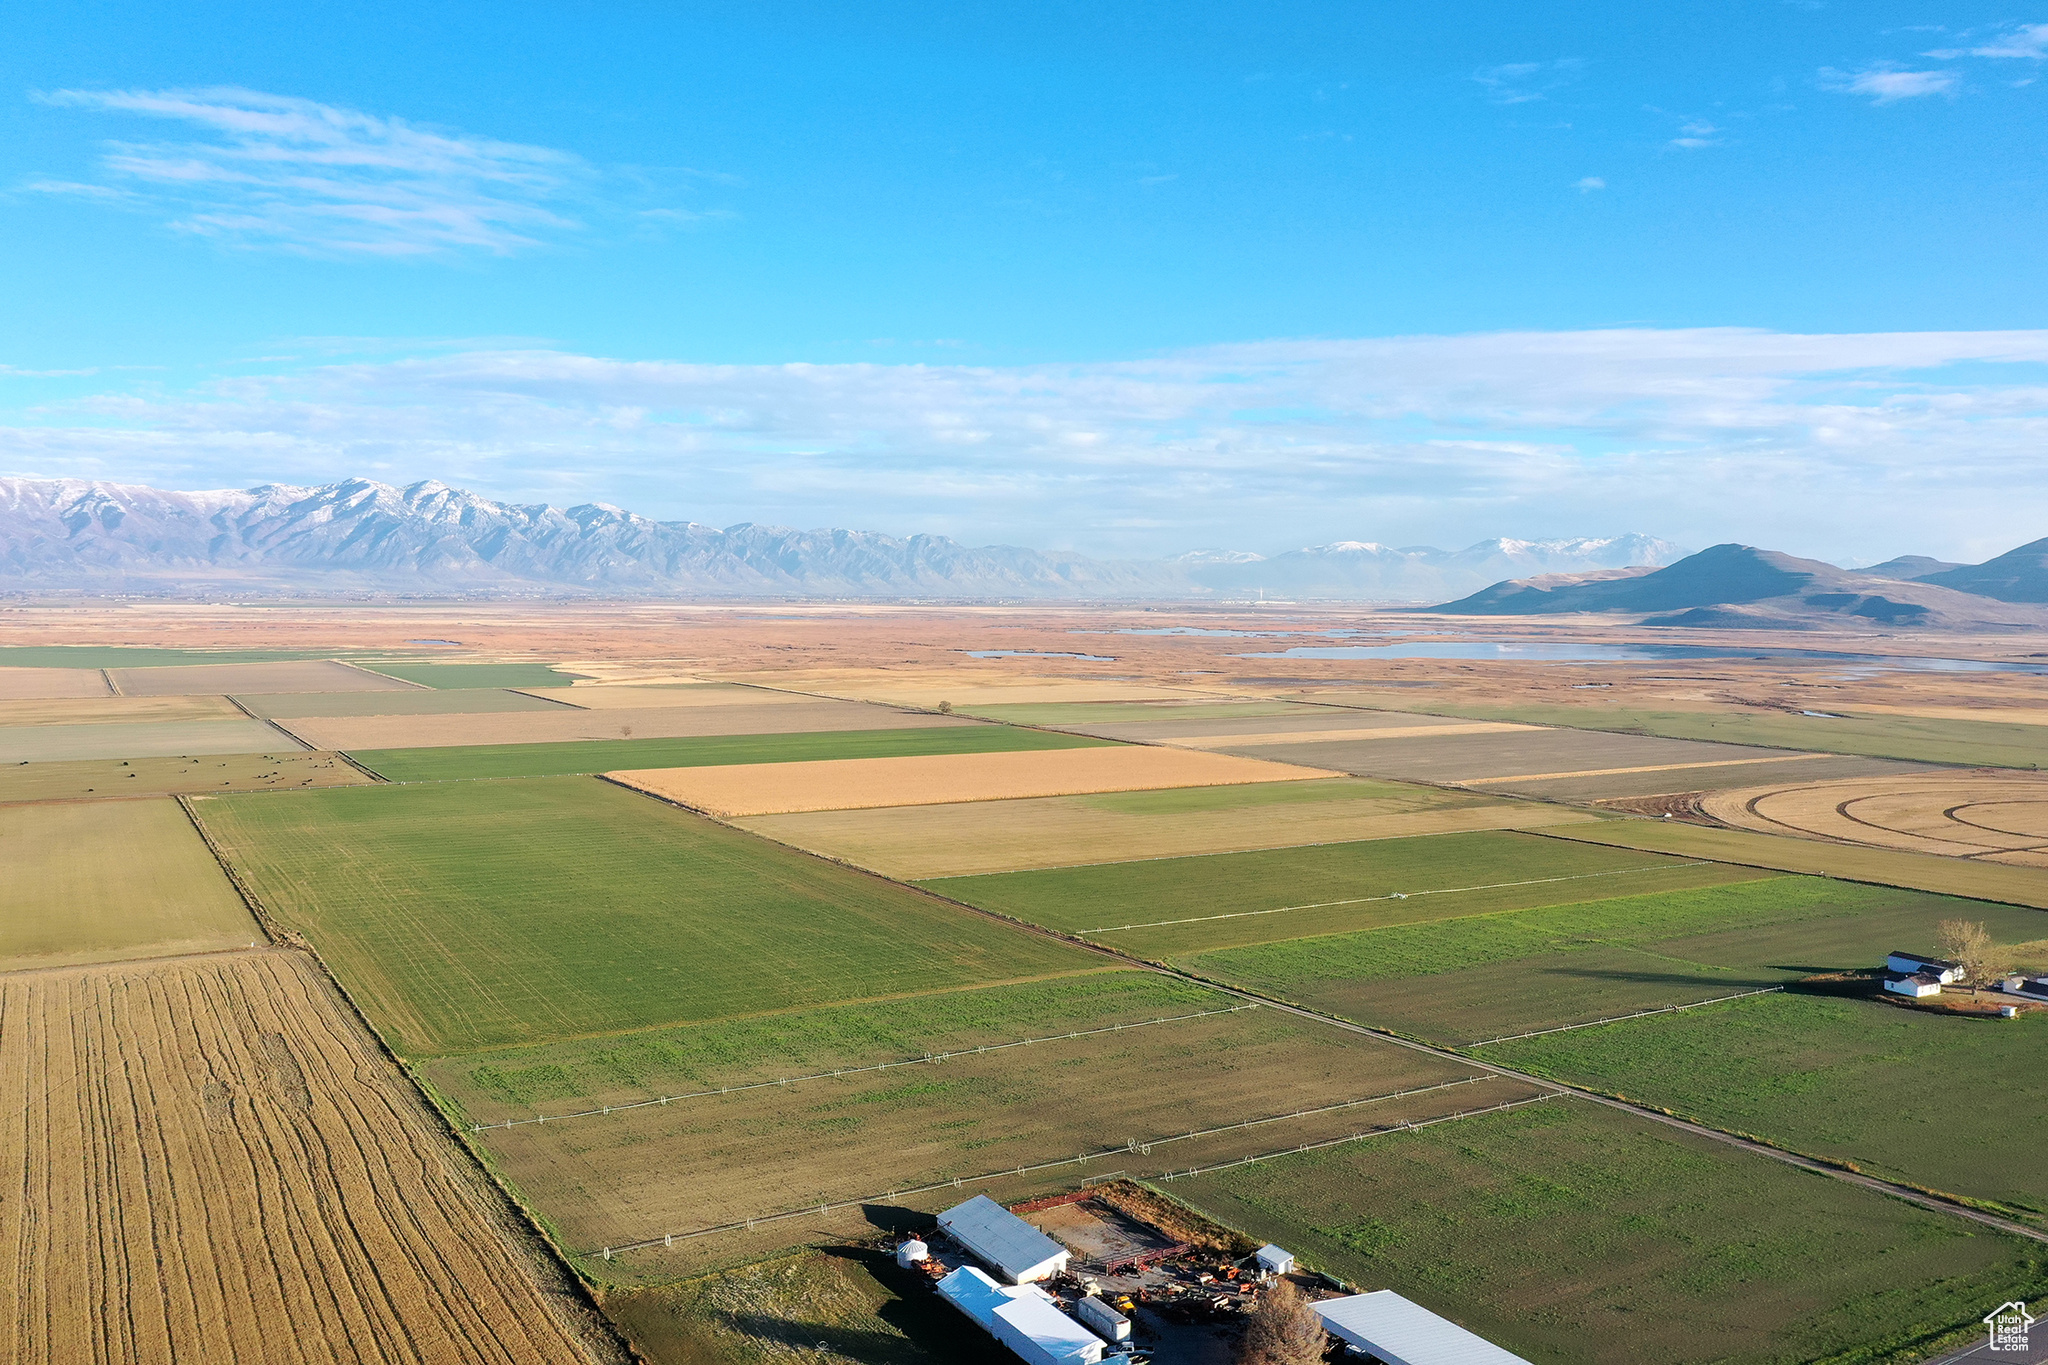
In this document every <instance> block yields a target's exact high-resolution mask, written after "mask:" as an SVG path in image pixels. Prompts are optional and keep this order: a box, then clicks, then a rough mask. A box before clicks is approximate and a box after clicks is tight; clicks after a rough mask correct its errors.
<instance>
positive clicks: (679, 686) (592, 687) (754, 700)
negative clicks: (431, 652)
mask: <svg viewBox="0 0 2048 1365" xmlns="http://www.w3.org/2000/svg"><path fill="white" fill-rule="evenodd" d="M520 690H521V691H522V692H525V693H527V694H528V695H530V696H535V697H544V698H546V699H547V700H549V701H558V702H563V703H566V704H567V705H570V706H581V707H584V708H585V709H587V710H591V711H632V710H639V709H641V708H643V707H648V706H774V705H776V704H778V703H780V704H782V705H795V706H808V705H811V704H813V703H815V702H816V701H818V698H817V697H814V696H811V695H810V694H809V693H805V692H783V691H779V690H777V689H776V688H773V687H744V686H741V685H740V684H738V683H714V682H698V683H671V684H667V685H664V686H645V687H636V686H632V685H630V684H625V683H579V684H577V685H576V686H574V687H525V688H521V689H520Z"/></svg>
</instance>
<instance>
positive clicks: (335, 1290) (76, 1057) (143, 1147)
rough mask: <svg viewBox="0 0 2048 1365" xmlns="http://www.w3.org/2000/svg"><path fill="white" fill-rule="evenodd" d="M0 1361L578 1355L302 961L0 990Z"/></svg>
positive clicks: (283, 956) (551, 1293)
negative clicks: (4, 1125)
mask: <svg viewBox="0 0 2048 1365" xmlns="http://www.w3.org/2000/svg"><path fill="white" fill-rule="evenodd" d="M0 1013H4V1015H5V1017H6V1018H7V1020H8V1021H9V1026H8V1028H7V1030H6V1032H5V1034H4V1036H0V1088H4V1091H5V1096H4V1099H0V1104H4V1105H5V1107H6V1110H7V1112H8V1113H10V1114H12V1115H16V1116H17V1117H16V1119H15V1121H14V1122H13V1123H11V1124H10V1125H9V1134H10V1136H9V1140H8V1141H6V1142H5V1143H0V1180H4V1182H5V1187H6V1188H7V1189H8V1190H9V1191H10V1192H11V1196H10V1197H9V1198H8V1199H7V1200H5V1201H0V1247H5V1248H6V1251H5V1255H6V1257H7V1259H8V1261H9V1262H11V1263H12V1264H13V1266H14V1269H13V1270H12V1271H10V1272H6V1273H4V1274H0V1358H5V1359H7V1360H10V1361H17V1362H23V1365H33V1363H35V1362H46V1363H47V1365H74V1363H75V1362H81V1361H85V1362H103V1363H104V1365H152V1363H156V1362H160V1363H161V1365H171V1362H183V1361H206V1362H223V1363H224V1365H233V1363H234V1362H244V1361H249V1362H253V1361H262V1362H266V1363H268V1362H276V1363H278V1365H290V1363H293V1362H305V1365H313V1363H314V1362H322V1363H323V1365H324V1363H325V1362H334V1361H362V1362H390V1363H391V1365H400V1363H401V1362H403V1365H418V1363H419V1362H425V1361H434V1362H443V1361H445V1362H451V1363H452V1362H463V1361H476V1362H493V1363H496V1365H501V1363H503V1362H512V1361H519V1362H526V1361H534V1362H564V1365H568V1363H569V1362H585V1361H589V1360H591V1359H593V1357H592V1356H591V1354H590V1353H589V1352H588V1351H587V1350H586V1349H585V1347H584V1346H583V1344H582V1342H581V1340H580V1339H579V1334H578V1330H577V1328H575V1327H574V1326H572V1325H571V1322H570V1320H569V1319H568V1318H567V1317H566V1315H565V1312H564V1310H568V1311H573V1301H572V1300H570V1299H569V1298H568V1296H567V1295H566V1294H565V1293H563V1292H562V1291H561V1289H559V1288H552V1289H550V1290H543V1289H542V1288H541V1286H540V1285H539V1284H538V1283H537V1282H536V1279H535V1275H534V1272H533V1271H532V1270H531V1269H530V1268H529V1267H528V1265H527V1264H525V1263H524V1262H523V1261H522V1259H521V1258H520V1256H519V1254H518V1253H516V1252H515V1251H514V1250H513V1249H512V1247H511V1245H510V1244H509V1243H508V1241H507V1239H506V1236H505V1234H504V1233H503V1232H502V1231H501V1229H500V1226H499V1220H500V1219H501V1218H502V1217H503V1215H501V1214H500V1213H499V1212H498V1211H497V1209H496V1208H495V1207H494V1206H493V1204H492V1202H491V1195H490V1192H489V1191H488V1188H487V1186H486V1185H485V1183H484V1182H483V1181H482V1180H481V1179H479V1178H478V1177H477V1176H476V1174H475V1173H474V1172H473V1171H471V1170H466V1169H463V1168H462V1165H461V1164H460V1163H463V1161H464V1158H462V1157H461V1155H460V1154H459V1153H458V1152H457V1151H456V1150H455V1149H454V1147H453V1145H452V1144H451V1143H450V1142H449V1141H448V1139H447V1137H446V1136H445V1135H444V1134H442V1133H440V1132H437V1131H436V1130H435V1127H434V1125H433V1121H432V1119H431V1118H430V1117H429V1116H428V1114H427V1112H426V1111H425V1110H424V1109H423V1107H422V1106H421V1105H420V1103H419V1101H418V1100H417V1099H416V1098H415V1097H414V1096H413V1095H412V1094H410V1093H409V1092H408V1091H407V1088H406V1085H405V1082H404V1081H402V1080H401V1079H400V1078H399V1077H398V1076H397V1075H396V1074H395V1073H394V1072H393V1071H392V1069H391V1068H390V1066H389V1065H388V1064H387V1063H385V1062H384V1060H383V1059H382V1058H380V1057H378V1056H377V1055H376V1054H375V1053H374V1052H373V1051H372V1050H371V1049H370V1047H369V1046H368V1040H367V1039H364V1038H362V1037H361V1036H360V1033H359V1031H358V1030H357V1029H356V1027H355V1026H354V1025H353V1024H352V1023H351V1022H350V1021H349V1020H348V1019H347V1018H346V1016H345V1014H344V1012H343V1007H342V1006H341V1004H340V1002H339V1001H338V1000H336V999H335V997H334V995H333V993H332V991H331V989H330V988H329V987H328V986H327V985H326V983H325V982H324V981H323V980H322V979H321V977H320V975H319V972H318V969H317V968H316V967H314V966H313V965H312V964H311V962H310V961H309V960H308V959H307V958H306V957H305V956H304V955H303V954H299V953H292V952H278V951H261V952H254V953H238V954H232V955H228V956H223V957H215V958H207V959H203V960H195V961H191V962H182V963H157V964H151V965H148V966H135V967H111V968H106V967H103V968H86V969H74V970H69V971H60V972H50V973H36V974H33V975H28V976H14V977H0Z"/></svg>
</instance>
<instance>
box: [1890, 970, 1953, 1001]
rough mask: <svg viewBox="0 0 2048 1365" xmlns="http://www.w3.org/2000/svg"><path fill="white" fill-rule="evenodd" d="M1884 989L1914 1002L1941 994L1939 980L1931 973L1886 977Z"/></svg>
mask: <svg viewBox="0 0 2048 1365" xmlns="http://www.w3.org/2000/svg"><path fill="white" fill-rule="evenodd" d="M1884 988H1885V989H1886V990H1888V991H1890V992H1891V993H1892V994H1894V995H1907V996H1911V997H1912V998H1913V999H1915V1000H1919V999H1923V998H1925V997H1926V996H1930V995H1940V994H1941V978H1940V977H1938V976H1936V975H1935V974H1934V973H1933V972H1915V973H1913V974H1912V975H1911V976H1888V977H1886V978H1885V979H1884Z"/></svg>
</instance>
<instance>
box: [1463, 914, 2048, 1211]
mask: <svg viewBox="0 0 2048 1365" xmlns="http://www.w3.org/2000/svg"><path fill="white" fill-rule="evenodd" d="M2026 913H2030V914H2032V915H2033V916H2034V918H2035V919H2036V920H2040V919H2042V918H2043V917H2042V916H2041V915H2040V914H2039V912H2026ZM2033 927H2036V928H2038V927H2039V926H2038V925H2036V926H2033ZM2044 1047H2048V1013H2042V1012H2035V1013H2028V1014H2024V1015H2022V1016H2021V1017H2020V1018H2019V1019H2016V1020H2009V1021H2008V1020H1996V1019H1991V1020H1986V1019H1980V1018H1971V1017H1968V1016H1961V1015H1943V1014H1933V1013H1928V1012H1924V1011H1919V1010H1910V1009H1904V1008H1900V1007H1896V1006H1892V1005H1888V1004H1885V1003H1884V1002H1882V1001H1879V1000H1872V999H1868V998H1854V997H1848V996H1838V995H1830V994H1823V993H1820V992H1813V993H1785V994H1779V995H1768V996H1758V997H1757V998H1755V999H1753V1000H1743V1001H1737V1002H1734V1003H1732V1004H1729V1005H1727V1006H1725V1007H1722V1008H1717V1009H1713V1010H1701V1011H1698V1012H1695V1013H1688V1014H1671V1015H1658V1016H1656V1017H1654V1018H1649V1019H1637V1020H1631V1021H1629V1022H1627V1023H1621V1024H1609V1025H1606V1026H1604V1027H1601V1028H1590V1029H1580V1030H1577V1031H1575V1032H1572V1033H1560V1034H1553V1035H1551V1036H1550V1037H1548V1038H1529V1039H1525V1040H1523V1041H1520V1042H1515V1043H1504V1044H1501V1045H1500V1046H1498V1047H1496V1048H1489V1049H1487V1052H1486V1056H1487V1059H1488V1060H1489V1061H1497V1062H1501V1063H1504V1064H1506V1065H1508V1066H1513V1067H1517V1068H1520V1069H1523V1070H1533V1071H1536V1072H1538V1073H1540V1074H1542V1075H1546V1076H1555V1077H1557V1078H1558V1079H1560V1080H1567V1081H1571V1082H1573V1083H1575V1084H1580V1085H1589V1086H1592V1087H1594V1088H1596V1089H1599V1090H1603V1091H1607V1092H1609V1093H1620V1094H1625V1095H1628V1096H1630V1097H1631V1098H1633V1099H1636V1100H1639V1101H1643V1102H1646V1103H1649V1104H1654V1105H1658V1106H1660V1107H1662V1108H1666V1109H1670V1110H1672V1111H1674V1112H1677V1113H1680V1114H1684V1115H1685V1116H1687V1117H1689V1118H1693V1119H1696V1120H1697V1121H1699V1122H1702V1123H1706V1124H1709V1125H1711V1126H1713V1127H1715V1128H1720V1129H1724V1130H1729V1131H1734V1132H1739V1133H1754V1134H1756V1135H1758V1136H1760V1137H1763V1138H1766V1139H1768V1140H1770V1141H1772V1142H1775V1143H1777V1144H1778V1145H1780V1146H1784V1147H1790V1148H1792V1149H1794V1150H1796V1151H1801V1152H1806V1153H1808V1154H1810V1155H1816V1156H1824V1157H1829V1158H1832V1159H1834V1160H1837V1161H1849V1162H1854V1163H1855V1164H1856V1166H1857V1167H1858V1168H1859V1169H1861V1170H1863V1171H1865V1172H1868V1173H1869V1174H1872V1175H1877V1176H1882V1177H1883V1178H1885V1179H1888V1180H1900V1181H1905V1182H1906V1183H1908V1184H1912V1185H1917V1186H1920V1187H1922V1188H1933V1189H1938V1190H1944V1191H1947V1192H1949V1193H1951V1194H1958V1195H1964V1196H1968V1197H1970V1198H1973V1199H1977V1200H1980V1201H1985V1202H1988V1203H1990V1204H1992V1205H1993V1206H1995V1207H1996V1208H1998V1209H1999V1210H2000V1211H2001V1212H2003V1213H2005V1214H2007V1215H2008V1216H2015V1217H2019V1218H2022V1219H2031V1220H2033V1221H2035V1222H2038V1223H2041V1224H2043V1225H2044V1226H2048V1166H2044V1164H2043V1163H2042V1162H2041V1161H2040V1160H2038V1159H2037V1158H2038V1155H2039V1148H2040V1133H2039V1131H2038V1130H2037V1128H2036V1126H2035V1125H2034V1124H2032V1123H2030V1122H2027V1121H2024V1120H2022V1119H2019V1117H2018V1116H2020V1115H2028V1114H2038V1113H2040V1112H2041V1111H2042V1106H2043V1104H2044V1103H2048V1075H2044V1074H2043V1071H2042V1068H2041V1067H2040V1065H2039V1061H2040V1058H2041V1056H2042V1055H2043V1048H2044ZM1987 1106H1988V1107H1989V1108H1990V1109H1992V1110H1993V1111H1995V1112H1998V1113H2002V1114H2006V1115H2011V1116H2013V1117H2014V1120H2015V1121H2013V1122H1988V1123H1960V1122H1958V1121H1957V1119H1958V1116H1959V1115H1964V1114H1969V1113H1972V1112H1974V1111H1979V1110H1980V1109H1982V1108H1984V1107H1987Z"/></svg>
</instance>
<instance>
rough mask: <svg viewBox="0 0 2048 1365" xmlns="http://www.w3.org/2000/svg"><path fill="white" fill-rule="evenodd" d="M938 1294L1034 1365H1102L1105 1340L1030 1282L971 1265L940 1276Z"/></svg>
mask: <svg viewBox="0 0 2048 1365" xmlns="http://www.w3.org/2000/svg"><path fill="white" fill-rule="evenodd" d="M939 1296H940V1297H941V1298H943V1299H945V1301H946V1302H947V1303H950V1304H952V1305H953V1306H954V1307H955V1308H957V1309H959V1310H960V1311H961V1312H963V1313H965V1314H966V1315H967V1316H968V1317H970V1318H972V1319H974V1321H975V1323H976V1324H977V1325H978V1326H980V1327H981V1328H982V1330H983V1331H986V1332H987V1333H989V1334H990V1335H991V1336H993V1337H994V1338H995V1339H996V1340H997V1341H1000V1342H1002V1343H1003V1345H1005V1346H1007V1347H1009V1348H1010V1350H1011V1351H1013V1352H1014V1353H1016V1354H1017V1355H1018V1356H1021V1357H1022V1358H1023V1359H1025V1360H1028V1361H1030V1362H1031V1365H1098V1362H1099V1361H1101V1359H1102V1340H1101V1338H1099V1337H1097V1336H1096V1335H1095V1334H1094V1333H1093V1332H1091V1331H1089V1330H1088V1329H1087V1328H1085V1327H1083V1326H1082V1325H1081V1324H1080V1323H1078V1322H1075V1321H1074V1320H1073V1319H1072V1318H1070V1317H1068V1316H1067V1315H1066V1314H1065V1313H1062V1312H1061V1311H1060V1310H1059V1309H1057V1308H1055V1307H1053V1302H1052V1296H1051V1295H1050V1294H1048V1293H1046V1292H1045V1291H1044V1290H1043V1289H1040V1288H1039V1287H1038V1286H1037V1285H1031V1284H1018V1285H1008V1284H997V1283H996V1282H995V1281H994V1280H992V1279H990V1278H989V1277H988V1276H987V1275H985V1274H983V1273H982V1272H981V1271H979V1270H977V1269H975V1268H974V1267H973V1266H971V1265H964V1266H961V1267H960V1268H959V1269H958V1270H956V1271H954V1272H953V1273H952V1274H950V1275H948V1276H946V1278H945V1279H943V1280H940V1281H939Z"/></svg>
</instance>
